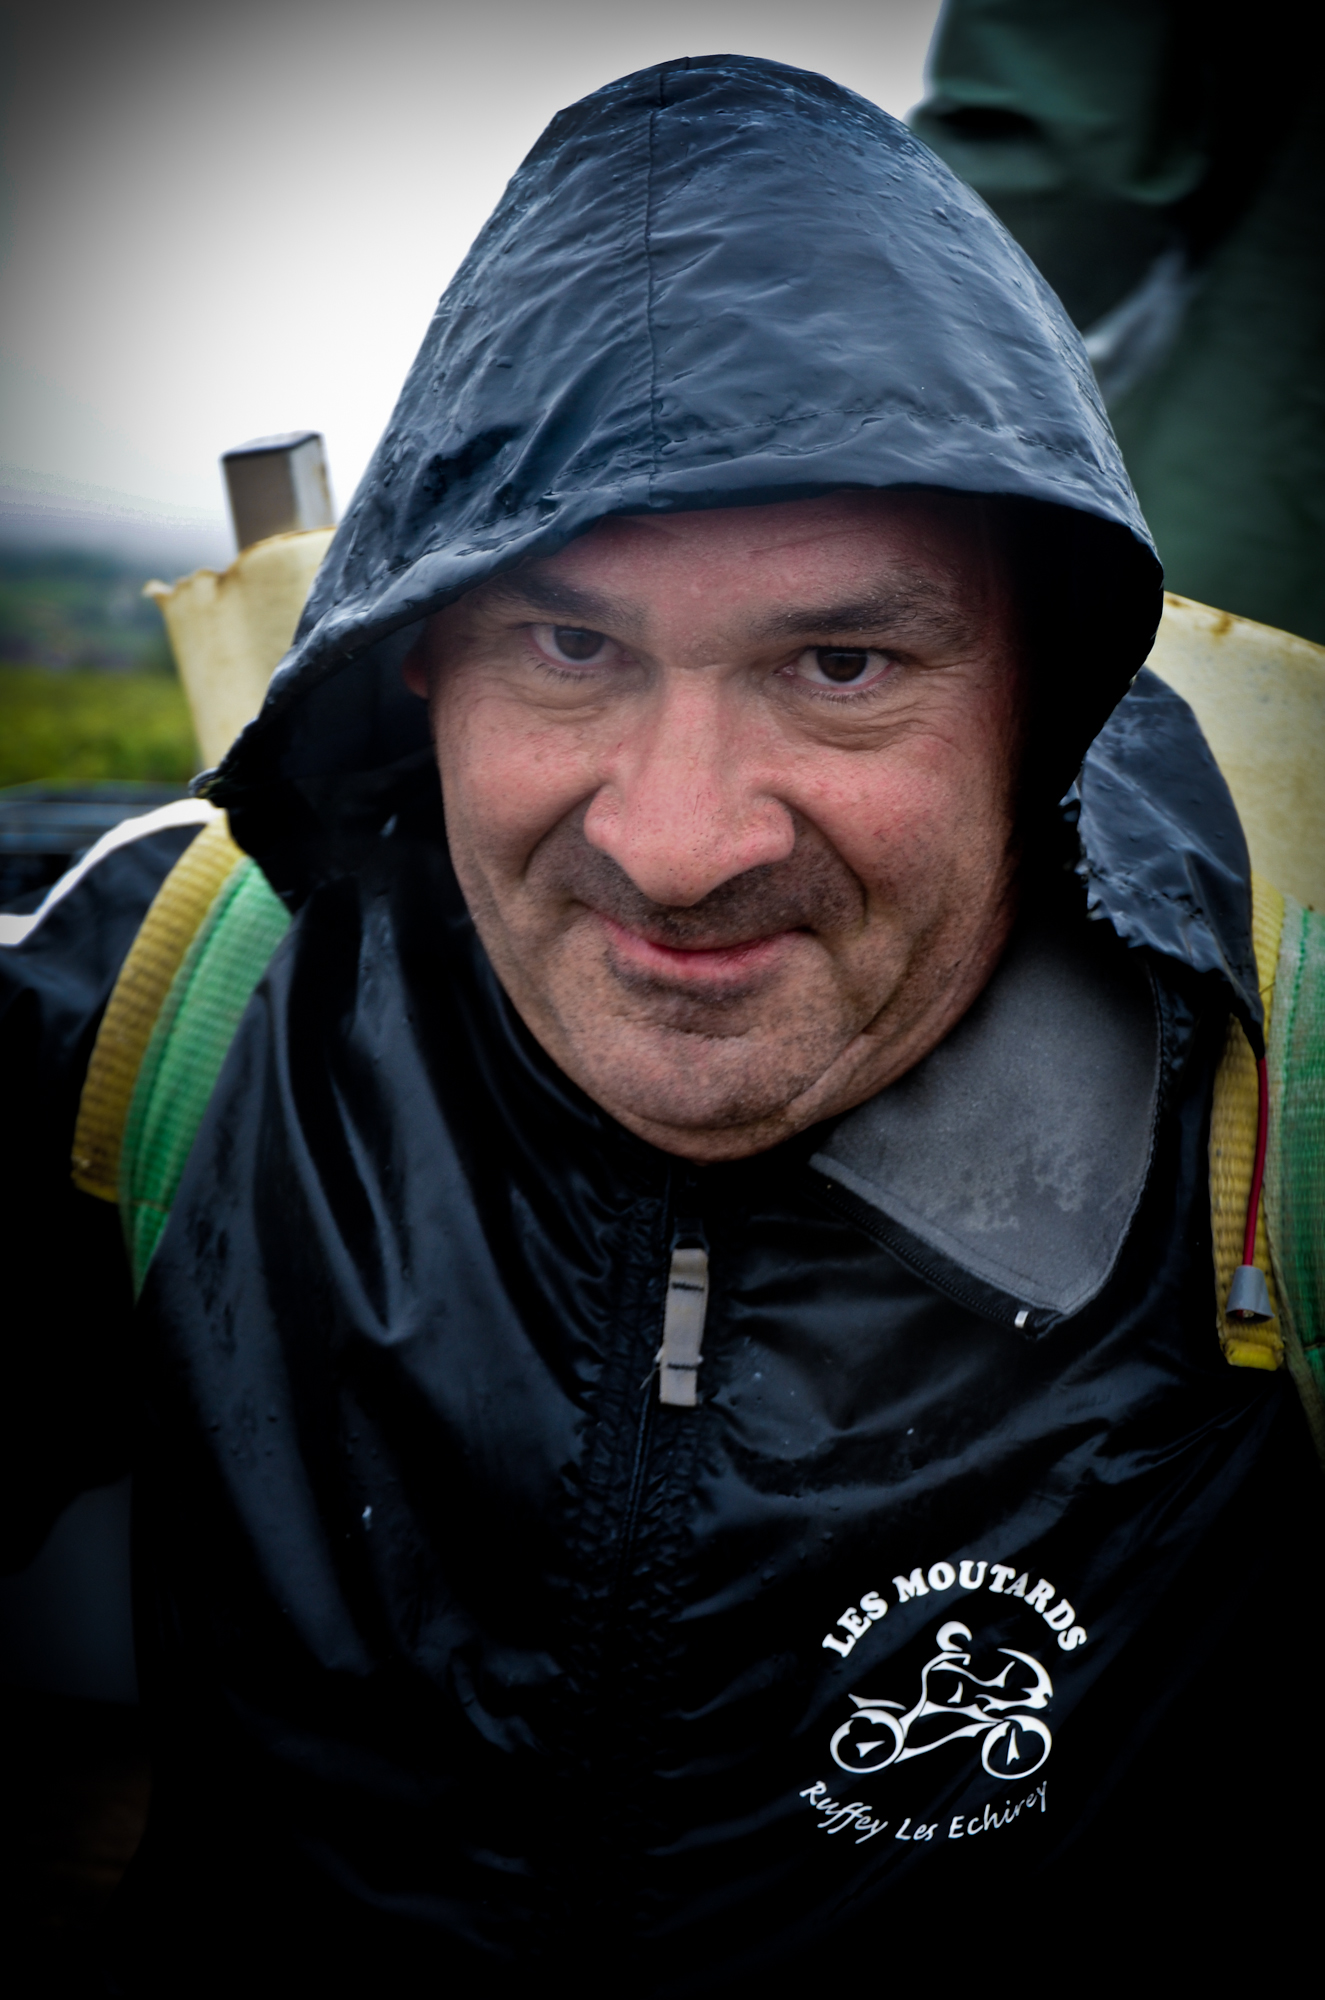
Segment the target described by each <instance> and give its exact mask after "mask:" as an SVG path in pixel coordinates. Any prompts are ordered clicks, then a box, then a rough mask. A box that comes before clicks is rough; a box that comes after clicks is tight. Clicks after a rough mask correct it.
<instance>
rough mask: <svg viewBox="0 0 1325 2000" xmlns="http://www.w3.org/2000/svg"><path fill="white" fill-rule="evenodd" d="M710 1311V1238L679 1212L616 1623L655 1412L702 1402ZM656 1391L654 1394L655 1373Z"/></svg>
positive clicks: (633, 1478) (617, 1586)
mask: <svg viewBox="0 0 1325 2000" xmlns="http://www.w3.org/2000/svg"><path fill="white" fill-rule="evenodd" d="M707 1310H708V1238H707V1237H706V1236H705V1234H704V1225H703V1223H702V1222H701V1221H699V1219H698V1217H695V1216H688V1215H687V1216H677V1218H676V1220H675V1222H674V1224H673V1227H672V1254H671V1262H670V1265H669V1267H668V1273H667V1293H666V1300H665V1304H664V1306H663V1331H662V1344H661V1346H660V1347H659V1349H658V1352H657V1354H656V1355H655V1356H654V1358H653V1366H652V1368H650V1370H649V1372H648V1374H647V1375H646V1376H645V1378H644V1382H643V1385H642V1392H641V1396H640V1411H639V1418H638V1420H637V1422H636V1426H635V1450H634V1455H633V1458H632V1460H631V1467H630V1485H629V1487H628V1489H627V1494H626V1512H625V1518H624V1520H623V1521H622V1524H621V1545H620V1548H619V1550H618V1553H617V1561H616V1574H615V1578H614V1581H613V1585H612V1596H611V1610H610V1614H609V1615H610V1617H611V1620H612V1622H613V1623H614V1622H615V1614H616V1609H617V1606H618V1604H619V1602H620V1598H621V1593H622V1590H623V1588H624V1586H625V1580H626V1576H627V1573H628V1571H629V1567H630V1559H631V1556H632V1555H633V1554H634V1549H635V1534H636V1530H637V1529H638V1527H639V1517H640V1509H641V1507H642V1506H643V1502H644V1481H645V1478H646V1476H647V1473H648V1467H649V1455H650V1453H649V1448H650V1445H651V1444H652V1442H653V1431H654V1425H655V1422H656V1416H655V1412H656V1411H657V1410H658V1409H660V1408H663V1407H671V1408H679V1409H692V1408H693V1407H694V1406H695V1404H696V1403H697V1402H698V1400H699V1397H698V1391H697V1387H696V1382H697V1377H698V1373H699V1364H700V1361H701V1358H702V1346H703V1338H704V1320H705V1316H706V1314H707ZM655 1377H656V1378H657V1382H658V1393H657V1395H656V1396H655V1395H654V1394H653V1383H654V1378H655Z"/></svg>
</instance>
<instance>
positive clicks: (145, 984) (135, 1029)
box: [72, 813, 244, 1201]
mask: <svg viewBox="0 0 1325 2000" xmlns="http://www.w3.org/2000/svg"><path fill="white" fill-rule="evenodd" d="M243 858H244V856H243V854H242V852H241V850H240V849H239V848H238V847H236V845H235V843H234V841H233V840H232V839H231V838H230V828H229V825H228V824H227V821H226V818H225V814H224V813H218V814H217V815H216V818H215V819H213V820H211V821H209V822H208V824H207V825H206V826H205V827H204V828H203V830H202V832H201V833H200V834H199V835H198V836H197V838H196V839H195V840H192V841H191V842H190V843H189V845H188V847H186V848H185V850H184V852H183V854H181V856H180V858H179V860H178V861H177V862H176V863H175V865H174V867H173V868H172V869H171V871H170V873H169V875H167V877H166V879H165V881H164V882H163V883H162V884H161V887H160V889H159V890H158V891H157V893H156V897H155V900H154V901H153V903H152V906H151V908H150V909H149V910H148V912H147V915H146V916H145V917H144V918H143V921H142V924H141V926H140V927H139V931H138V935H137V937H136V938H135V939H134V941H133V943H132V945H131V946H130V947H129V955H128V957H127V958H126V959H125V961H124V964H123V965H122V966H121V968H120V976H119V978H118V979H117V980H116V982H115V990H114V992H113V993H112V994H111V996H110V1000H109V1003H108V1004H107V1007H106V1012H105V1014H104V1015H103V1016H102V1021H101V1028H100V1031H99V1033H98V1035H97V1039H96V1045H95V1047H94V1048H93V1050H92V1060H91V1062H90V1063H89V1064H88V1069H87V1078H86V1080H85V1082H84V1084H83V1095H82V1097H81V1099H80V1100H79V1105H78V1122H77V1124H76V1126H75V1127H74V1145H73V1157H72V1164H73V1179H74V1186H75V1187H78V1188H81V1189H82V1190H83V1192H84V1194H94V1195H97V1196H98V1197H99V1198H100V1199H101V1200H102V1201H118V1200H119V1193H120V1147H121V1143H122V1141H123V1138H124V1127H125V1124H126V1121H127V1119H128V1116H129V1103H130V1100H131V1098H132V1097H133V1091H134V1085H135V1084H136V1083H137V1081H138V1071H139V1069H140V1067H141V1065H142V1060H143V1053H144V1051H145V1050H146V1048H147V1044H148V1041H149V1039H150V1037H151V1033H152V1029H153V1028H154V1027H155V1025H156V1018H157V1015H158V1014H159V1013H160V1012H161V1008H162V1005H163V1003H164V1001H165V998H166V995H167V994H168V993H169V991H170V986H171V981H172V980H173V979H174V977H175V974H176V973H177V972H178V971H179V968H180V965H181V963H182V961H183V958H184V954H185V952H186V951H187V950H188V948H189V946H190V944H191V943H192V942H193V938H194V935H195V933H196V931H197V929H198V926H199V925H200V924H201V922H202V920H203V918H204V917H205V916H206V914H207V912H208V910H209V909H210V908H211V905H212V901H213V899H214V898H215V896H216V893H217V891H218V890H219V888H220V887H221V884H222V883H223V882H224V881H225V879H226V877H227V876H228V875H229V874H230V872H231V870H232V869H233V868H236V867H238V865H239V863H240V862H241V861H242V860H243Z"/></svg>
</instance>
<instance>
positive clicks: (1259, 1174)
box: [1242, 1056, 1270, 1264]
mask: <svg viewBox="0 0 1325 2000" xmlns="http://www.w3.org/2000/svg"><path fill="white" fill-rule="evenodd" d="M1256 1093H1257V1106H1256V1158H1255V1160H1254V1162H1253V1164H1252V1169H1251V1193H1250V1194H1249V1195H1248V1197H1247V1231H1246V1234H1245V1236H1244V1237H1243V1239H1242V1261H1243V1263H1244V1264H1254V1263H1255V1262H1256V1223H1257V1220H1258V1219H1259V1216H1260V1212H1261V1183H1262V1182H1263V1181H1264V1179H1265V1153H1266V1142H1267V1140H1268V1138H1269V1134H1270V1075H1269V1071H1268V1070H1267V1069H1266V1067H1265V1058H1264V1056H1262V1057H1261V1059H1260V1061H1259V1062H1258V1063H1257V1065H1256Z"/></svg>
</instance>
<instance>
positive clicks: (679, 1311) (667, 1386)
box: [658, 1221, 709, 1410]
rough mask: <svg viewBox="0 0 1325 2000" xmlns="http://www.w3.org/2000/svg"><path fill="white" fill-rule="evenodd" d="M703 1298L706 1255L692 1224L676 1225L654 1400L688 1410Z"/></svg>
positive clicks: (693, 1390)
mask: <svg viewBox="0 0 1325 2000" xmlns="http://www.w3.org/2000/svg"><path fill="white" fill-rule="evenodd" d="M708 1298H709V1253H708V1244H707V1242H706V1240H705V1237H704V1231H703V1229H702V1227H701V1226H700V1224H699V1223H697V1222H683V1221H678V1223H677V1225H676V1237H675V1240H674V1242H673V1246H672V1265H671V1269H670V1271H669V1272H668V1274H667V1304H666V1307H665V1309H664V1311H663V1335H662V1346H661V1347H660V1348H659V1349H658V1401H659V1402H660V1403H669V1404H671V1406H672V1407H673V1408H674V1409H680V1410H693V1409H694V1407H695V1405H696V1403H697V1402H698V1401H699V1396H698V1393H697V1390H696V1378H697V1377H698V1374H699V1364H700V1361H701V1359H702V1355H701V1349H702V1347H703V1344H704V1315H705V1313H706V1312H707V1310H708Z"/></svg>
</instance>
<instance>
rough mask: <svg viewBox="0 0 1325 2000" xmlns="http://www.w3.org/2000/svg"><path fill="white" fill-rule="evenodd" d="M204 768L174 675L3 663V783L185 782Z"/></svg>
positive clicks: (0, 674) (0, 720)
mask: <svg viewBox="0 0 1325 2000" xmlns="http://www.w3.org/2000/svg"><path fill="white" fill-rule="evenodd" d="M200 769H201V760H200V758H199V756H198V746H197V744H196V743H195V741H194V738H193V724H192V722H191V721H190V719H189V709H188V703H187V702H186V701H185V699H184V690H183V688H182V687H181V686H180V684H179V681H178V680H177V679H176V678H175V676H174V674H173V673H170V674H166V673H159V672H158V673H99V672H96V671H90V672H84V671H80V670H78V669H72V670H70V671H68V672H65V673H52V672H51V671H50V670H49V669H47V668H43V667H20V666H0V785H22V784H27V783H29V782H30V781H32V780H33V779H49V780H51V781H52V782H57V783H65V784H73V783H80V784H87V783H92V782H94V781H96V780H98V779H102V778H156V779H162V780H173V781H176V782H178V783H181V784H183V783H187V781H188V780H189V779H190V778H191V777H192V776H193V775H194V773H195V772H196V771H198V770H200Z"/></svg>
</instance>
